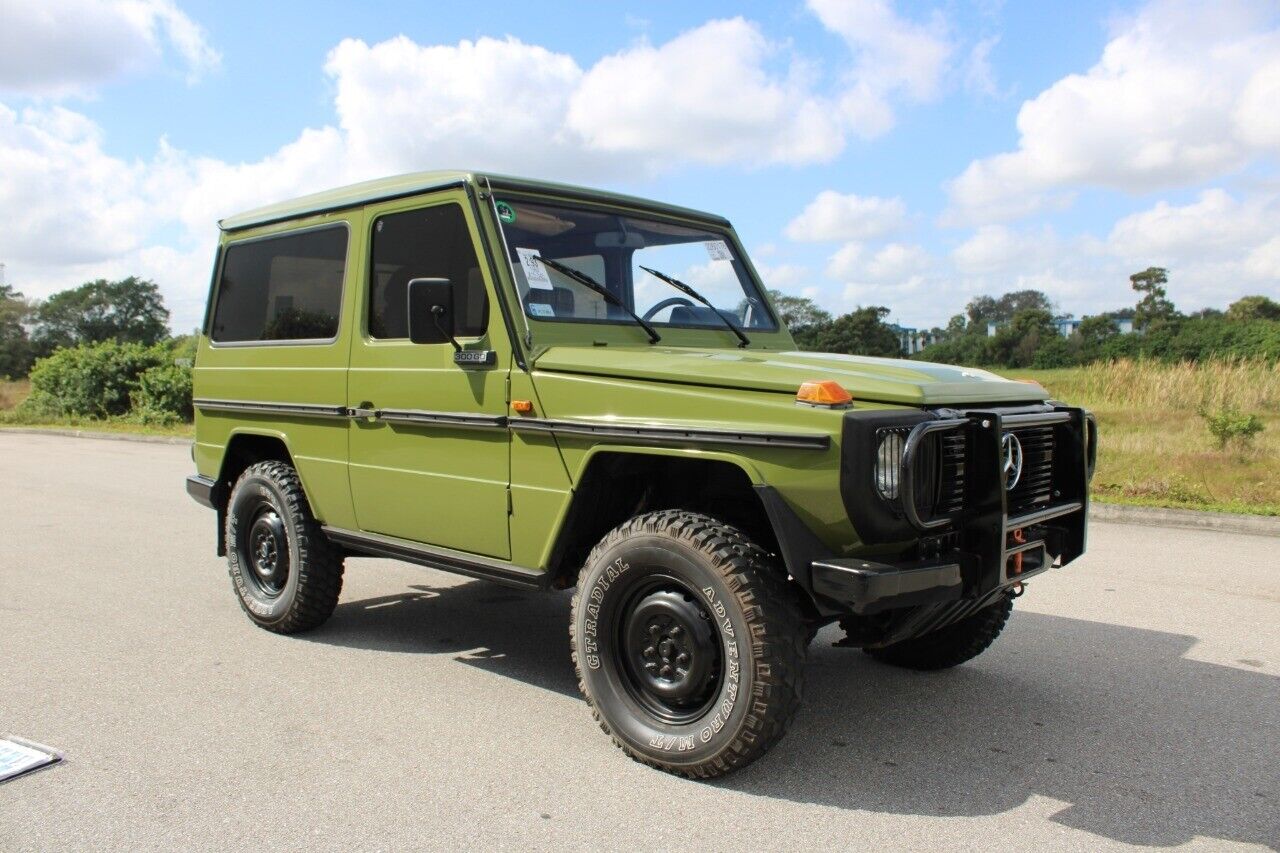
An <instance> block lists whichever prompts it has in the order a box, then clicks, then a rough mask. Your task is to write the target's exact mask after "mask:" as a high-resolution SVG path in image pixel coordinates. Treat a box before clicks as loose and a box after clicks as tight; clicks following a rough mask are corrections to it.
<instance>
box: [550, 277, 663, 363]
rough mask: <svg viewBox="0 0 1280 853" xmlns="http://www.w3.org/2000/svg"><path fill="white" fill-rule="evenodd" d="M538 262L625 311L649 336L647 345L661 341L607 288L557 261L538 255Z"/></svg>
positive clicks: (653, 330)
mask: <svg viewBox="0 0 1280 853" xmlns="http://www.w3.org/2000/svg"><path fill="white" fill-rule="evenodd" d="M538 261H539V263H541V264H542V265H543V266H546V267H551V268H552V269H553V270H555V271H556V272H558V273H560V274H561V275H564V276H566V277H568V278H571V279H573V280H574V281H576V282H577V283H578V284H580V285H582V286H583V287H585V288H586V289H587V290H590V291H592V292H593V293H598V294H600V296H601V297H603V299H604V301H605V302H608V303H609V304H610V305H617V306H618V307H619V308H621V309H622V310H623V311H626V312H627V313H628V314H630V315H631V319H633V320H635V321H636V322H637V323H639V324H640V326H641V327H642V328H643V329H644V330H645V332H646V333H647V334H648V335H649V343H651V344H656V343H657V342H658V341H660V340H662V336H661V335H659V334H658V332H657V330H656V329H654V328H653V326H650V325H649V323H648V322H646V321H645V319H644V318H643V317H641V316H640V315H639V314H637V313H636V312H634V311H632V310H631V309H630V308H628V307H627V305H626V303H625V302H623V301H622V300H621V299H619V298H618V297H617V296H614V294H613V291H611V290H609V289H608V288H607V287H605V286H604V285H603V284H601V283H600V282H598V281H596V280H595V279H594V278H592V277H591V276H589V275H587V274H586V273H584V272H581V271H579V270H575V269H574V268H573V267H571V266H569V265H568V264H562V263H560V262H559V261H555V260H552V259H551V258H544V257H542V255H538Z"/></svg>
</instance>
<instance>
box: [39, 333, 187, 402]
mask: <svg viewBox="0 0 1280 853" xmlns="http://www.w3.org/2000/svg"><path fill="white" fill-rule="evenodd" d="M170 363H171V357H170V356H169V353H168V351H167V350H166V349H165V348H164V346H163V345H161V346H154V347H146V346H143V345H142V344H134V343H130V344H118V343H115V342H114V341H107V342H104V343H100V344H94V345H92V346H81V347H71V348H67V349H61V350H58V351H57V352H55V353H54V354H53V355H51V356H49V357H48V358H43V359H41V360H40V361H38V362H36V365H35V367H34V368H32V370H31V396H30V397H28V398H27V400H26V401H24V402H23V404H22V406H21V411H22V412H23V413H24V414H27V415H32V416H46V417H68V416H72V417H76V416H78V417H90V418H109V417H113V416H116V415H123V414H125V413H126V412H128V411H129V408H130V406H131V405H132V399H131V398H132V394H133V392H134V391H135V390H136V389H137V387H138V383H139V379H140V377H141V376H142V374H143V373H145V372H147V371H148V370H151V369H152V368H157V367H161V366H165V365H168V364H170ZM189 393H190V392H189V391H188V394H189ZM188 405H189V404H188Z"/></svg>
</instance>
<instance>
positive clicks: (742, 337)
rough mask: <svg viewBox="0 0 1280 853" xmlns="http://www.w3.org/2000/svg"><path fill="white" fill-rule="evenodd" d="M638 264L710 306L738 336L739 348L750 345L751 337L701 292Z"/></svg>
mask: <svg viewBox="0 0 1280 853" xmlns="http://www.w3.org/2000/svg"><path fill="white" fill-rule="evenodd" d="M638 266H639V267H640V269H642V270H644V271H645V272H647V273H648V274H649V275H651V276H653V277H654V278H656V279H659V280H660V281H665V282H666V283H667V284H669V285H671V286H672V287H674V288H675V289H676V290H678V291H680V292H681V293H683V294H685V295H687V296H692V297H693V298H694V299H696V300H698V301H699V302H701V303H702V304H703V305H705V306H707V307H708V308H710V309H711V313H712V314H715V315H716V316H717V317H719V318H720V322H721V323H724V325H725V328H727V329H728V330H729V331H731V332H733V333H734V334H735V335H737V336H738V341H739V343H738V347H739V348H742V347H747V346H751V339H750V338H748V337H747V333H746V332H744V331H742V329H741V328H739V327H738V324H737V323H735V322H733V321H732V320H730V319H729V318H728V317H726V316H724V315H723V314H721V313H720V309H719V308H717V307H716V306H714V305H712V304H711V300H709V299H707V297H705V296H703V295H702V294H701V293H699V292H698V291H696V290H694V289H693V288H692V287H690V286H689V285H687V284H685V283H684V282H683V281H681V280H680V279H678V278H672V277H671V276H669V275H667V274H666V273H660V272H658V271H657V270H651V269H649V268H648V267H646V266H645V265H644V264H639V265H638Z"/></svg>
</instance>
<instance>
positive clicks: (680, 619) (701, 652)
mask: <svg viewBox="0 0 1280 853" xmlns="http://www.w3.org/2000/svg"><path fill="white" fill-rule="evenodd" d="M618 631H619V636H618V638H617V641H616V642H615V643H614V646H613V648H614V653H615V654H616V655H618V657H619V661H618V662H617V666H618V669H619V671H620V672H622V673H623V674H624V676H625V684H626V686H627V689H628V691H629V692H630V693H631V696H632V698H634V699H635V700H636V701H637V702H638V703H640V704H641V705H643V706H644V707H645V708H646V709H648V710H649V712H650V713H652V714H653V715H654V716H655V717H658V718H660V719H663V720H666V721H667V722H671V723H685V722H689V721H692V720H696V719H698V718H699V717H701V716H703V714H705V713H706V710H707V707H708V705H709V703H710V702H711V701H712V700H713V699H714V698H715V692H716V687H717V686H718V685H719V684H720V682H721V681H722V680H723V678H724V654H723V651H722V649H721V647H720V643H719V642H718V640H719V638H718V637H717V636H716V629H715V626H714V625H713V624H712V621H711V614H710V612H708V610H707V608H706V607H704V606H703V605H702V603H701V602H700V601H699V600H698V594H697V593H696V592H695V591H694V590H692V589H690V588H689V586H688V584H686V583H683V582H682V581H680V580H678V579H676V578H674V577H671V576H670V575H661V574H657V575H654V576H652V578H650V579H649V581H648V582H647V583H644V584H641V585H640V589H639V590H637V591H636V592H635V593H634V594H633V595H632V596H631V598H630V600H629V601H628V602H627V603H626V604H625V605H624V607H623V608H622V612H621V614H620V618H619V619H618Z"/></svg>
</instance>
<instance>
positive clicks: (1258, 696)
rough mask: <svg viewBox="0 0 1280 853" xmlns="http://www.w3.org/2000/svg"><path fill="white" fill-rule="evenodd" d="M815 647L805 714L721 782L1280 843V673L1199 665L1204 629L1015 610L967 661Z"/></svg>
mask: <svg viewBox="0 0 1280 853" xmlns="http://www.w3.org/2000/svg"><path fill="white" fill-rule="evenodd" d="M839 636H840V635H839V632H838V630H833V629H827V630H824V631H823V632H822V633H821V635H820V636H819V638H818V640H817V641H816V642H815V643H814V645H813V646H811V647H810V669H809V677H808V684H807V694H806V697H805V699H806V701H805V705H804V708H803V709H802V711H801V713H800V715H799V716H798V718H797V720H796V724H795V725H794V727H793V728H792V730H791V732H790V734H788V736H787V737H786V738H785V739H784V740H783V741H782V742H781V743H780V744H779V745H778V747H777V748H776V749H775V750H774V751H773V752H771V753H770V754H769V755H768V756H766V757H765V758H764V759H763V760H761V761H759V762H757V763H756V764H754V765H752V766H751V767H748V768H747V769H746V770H744V771H743V772H741V773H739V774H737V775H735V776H730V777H728V778H727V779H726V780H724V781H723V782H720V783H718V784H720V785H723V786H725V787H727V788H730V789H733V790H738V791H742V792H749V793H753V794H758V795H763V796H768V797H780V798H784V799H787V800H793V801H798V802H806V803H820V804H824V805H831V806H838V807H842V808H850V809H861V810H868V811H878V812H891V813H896V814H914V815H930V816H939V817H950V816H979V815H993V814H997V813H1000V812H1005V811H1008V810H1011V809H1015V808H1018V807H1019V806H1021V805H1022V804H1023V803H1025V802H1026V801H1027V800H1028V799H1029V798H1031V797H1032V796H1035V795H1039V796H1042V797H1048V798H1051V799H1054V800H1059V801H1062V802H1064V803H1066V804H1067V805H1066V806H1065V807H1057V806H1055V805H1054V804H1049V806H1048V810H1049V811H1054V810H1055V809H1057V808H1061V810H1058V811H1056V813H1054V814H1052V817H1051V818H1050V819H1051V820H1054V821H1056V822H1058V823H1060V824H1062V825H1065V826H1068V827H1072V828H1075V829H1079V830H1083V831H1085V832H1090V833H1094V834H1096V835H1100V836H1104V837H1106V838H1109V839H1114V840H1116V841H1121V842H1126V843H1130V844H1144V845H1174V844H1180V843H1183V842H1186V841H1188V840H1190V839H1191V838H1192V837H1193V836H1196V835H1203V836H1208V837H1210V838H1219V839H1229V840H1234V841H1242V842H1252V843H1257V844H1264V845H1275V844H1277V842H1280V802H1277V795H1278V792H1280V762H1278V761H1277V735H1280V731H1277V728H1276V726H1275V719H1276V713H1277V709H1280V679H1277V678H1275V677H1272V676H1269V675H1266V674H1263V673H1254V672H1248V671H1246V670H1243V669H1236V668H1233V667H1227V666H1219V665H1216V664H1211V663H1204V662H1199V661H1194V660H1188V659H1185V658H1184V657H1183V655H1184V654H1185V653H1186V652H1187V651H1188V649H1190V648H1191V646H1192V645H1194V643H1195V639H1194V638H1193V637H1187V636H1180V635H1177V634H1169V633H1164V632H1160V631H1149V630H1141V629H1136V628H1129V627H1123V626H1118V625H1110V624H1106V623H1101V622H1089V621H1084V620H1079V619H1068V618H1063V617H1058V616H1048V615H1042V614H1037V613H1025V612H1016V611H1015V614H1014V617H1013V619H1012V621H1011V623H1010V626H1009V628H1008V629H1007V630H1006V633H1005V635H1004V636H1002V637H1001V638H1000V639H999V640H998V641H997V642H996V644H995V645H994V646H993V647H992V649H991V650H989V651H988V652H987V653H986V654H984V655H983V656H981V657H979V658H977V659H975V660H974V661H972V662H970V663H968V664H966V665H964V666H961V667H959V668H957V669H954V670H950V671H946V672H936V673H920V672H911V671H906V670H901V669H897V668H894V667H890V666H887V665H884V664H880V663H877V662H876V661H873V660H872V659H870V658H868V657H867V656H866V655H864V654H862V653H861V652H858V651H856V650H846V649H833V648H831V647H830V645H829V644H830V642H831V641H832V640H834V639H836V638H838V637H839Z"/></svg>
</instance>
